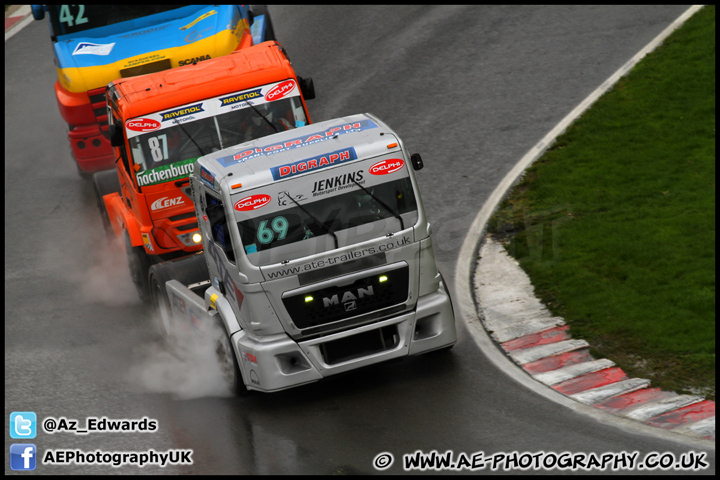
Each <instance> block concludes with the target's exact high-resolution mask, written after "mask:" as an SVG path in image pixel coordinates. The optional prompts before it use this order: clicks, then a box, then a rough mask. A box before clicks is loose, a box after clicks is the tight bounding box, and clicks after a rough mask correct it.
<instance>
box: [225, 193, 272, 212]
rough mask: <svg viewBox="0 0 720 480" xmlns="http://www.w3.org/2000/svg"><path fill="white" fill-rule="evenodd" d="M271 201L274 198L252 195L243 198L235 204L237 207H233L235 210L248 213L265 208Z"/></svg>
mask: <svg viewBox="0 0 720 480" xmlns="http://www.w3.org/2000/svg"><path fill="white" fill-rule="evenodd" d="M271 201H272V197H271V196H270V195H265V194H258V195H250V196H249V197H245V198H241V199H240V200H238V201H237V202H235V205H233V208H234V209H235V210H237V211H238V212H248V211H252V210H257V209H258V208H261V207H264V206H265V205H267V204H268V203H270V202H271Z"/></svg>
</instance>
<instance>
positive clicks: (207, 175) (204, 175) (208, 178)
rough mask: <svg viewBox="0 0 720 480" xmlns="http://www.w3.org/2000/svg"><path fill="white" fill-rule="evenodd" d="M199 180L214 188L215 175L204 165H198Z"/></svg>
mask: <svg viewBox="0 0 720 480" xmlns="http://www.w3.org/2000/svg"><path fill="white" fill-rule="evenodd" d="M200 180H202V181H203V182H205V183H207V184H208V185H210V188H213V189H214V188H215V175H213V174H212V173H211V172H210V170H208V169H207V168H205V167H200Z"/></svg>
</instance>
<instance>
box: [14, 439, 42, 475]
mask: <svg viewBox="0 0 720 480" xmlns="http://www.w3.org/2000/svg"><path fill="white" fill-rule="evenodd" d="M35 467H37V447H36V446H35V445H33V444H32V443H13V444H12V445H10V468H11V469H13V470H35Z"/></svg>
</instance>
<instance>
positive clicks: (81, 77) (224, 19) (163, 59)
mask: <svg viewBox="0 0 720 480" xmlns="http://www.w3.org/2000/svg"><path fill="white" fill-rule="evenodd" d="M32 12H33V17H34V18H35V19H36V20H42V19H43V18H45V16H46V15H47V17H48V19H49V24H50V39H51V40H52V44H53V50H54V54H55V66H56V69H57V81H56V82H55V95H56V97H57V102H58V107H59V109H60V115H61V116H62V117H63V120H64V121H65V122H66V123H67V125H68V138H69V140H70V150H71V152H72V155H73V157H74V158H75V161H76V163H77V168H78V170H79V172H80V174H81V175H82V176H89V175H91V174H92V173H94V172H98V171H101V170H107V169H111V168H114V164H115V156H114V154H113V149H112V147H111V145H110V137H109V134H108V121H107V107H106V104H105V87H106V86H107V84H108V83H110V82H112V81H113V80H117V79H119V78H126V77H133V76H136V75H143V74H146V73H152V72H158V71H161V70H166V69H168V68H174V67H179V66H182V65H187V64H191V63H195V62H199V61H202V60H207V59H210V58H215V57H218V56H222V55H227V54H229V53H231V52H233V51H236V50H240V49H243V48H246V47H250V46H252V45H254V44H258V43H261V42H264V41H265V40H275V34H274V31H273V28H272V22H271V21H270V16H269V14H268V13H267V9H266V8H265V7H264V6H261V5H253V6H252V7H250V6H248V5H144V4H137V5H32Z"/></svg>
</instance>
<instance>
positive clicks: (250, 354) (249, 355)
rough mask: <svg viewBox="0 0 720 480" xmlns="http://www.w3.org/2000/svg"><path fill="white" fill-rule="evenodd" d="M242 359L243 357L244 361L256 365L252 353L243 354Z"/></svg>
mask: <svg viewBox="0 0 720 480" xmlns="http://www.w3.org/2000/svg"><path fill="white" fill-rule="evenodd" d="M243 357H245V361H247V362H250V363H254V364H255V365H257V357H256V356H255V355H253V354H252V353H248V352H243Z"/></svg>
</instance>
